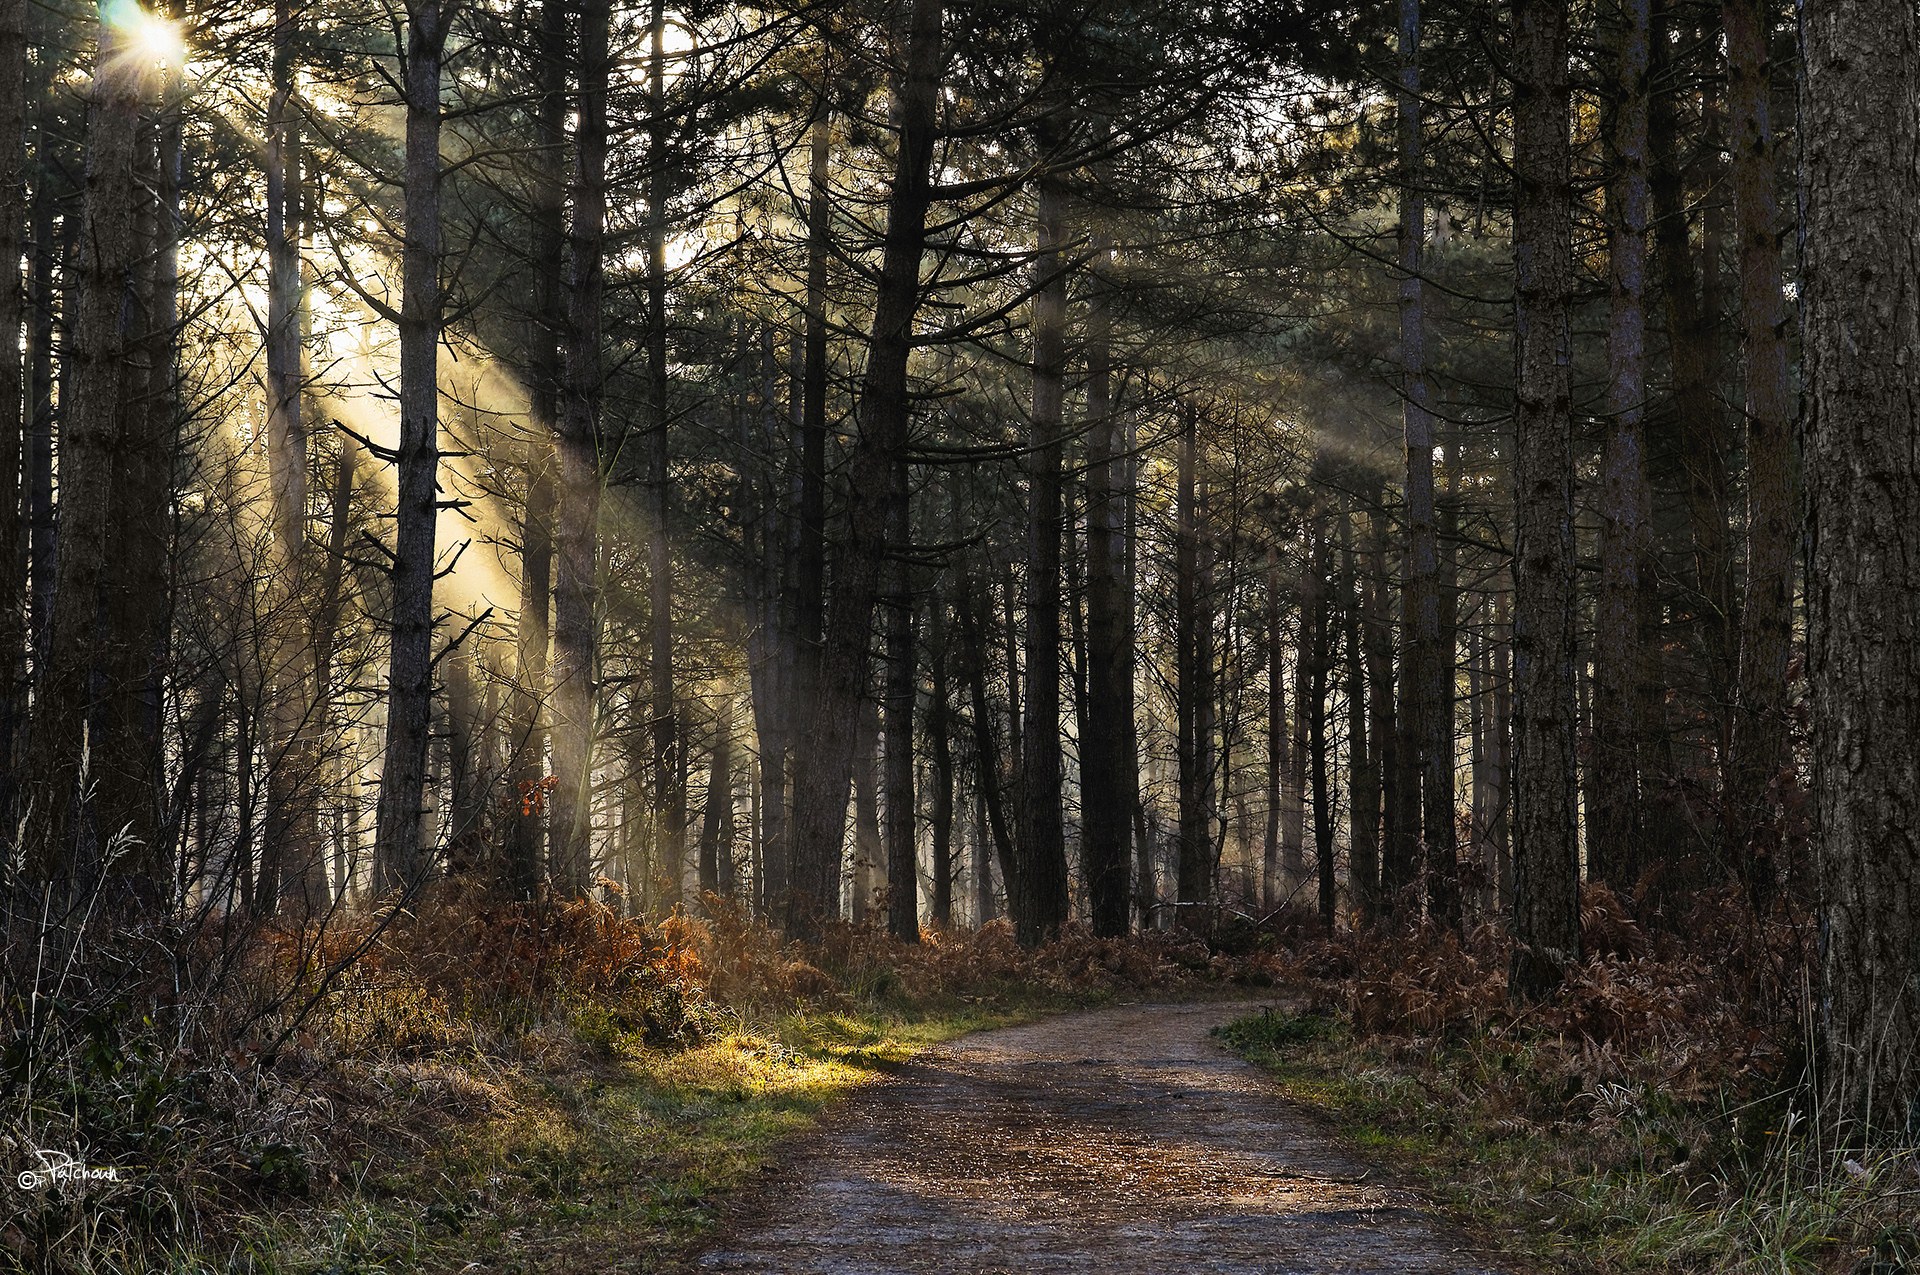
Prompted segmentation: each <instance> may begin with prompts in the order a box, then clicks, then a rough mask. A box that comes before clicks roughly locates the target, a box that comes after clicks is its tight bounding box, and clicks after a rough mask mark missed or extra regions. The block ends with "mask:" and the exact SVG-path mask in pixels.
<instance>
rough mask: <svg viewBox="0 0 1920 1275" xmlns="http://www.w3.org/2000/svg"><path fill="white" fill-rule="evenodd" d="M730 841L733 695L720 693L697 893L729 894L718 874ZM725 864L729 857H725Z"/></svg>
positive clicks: (727, 883) (730, 890)
mask: <svg viewBox="0 0 1920 1275" xmlns="http://www.w3.org/2000/svg"><path fill="white" fill-rule="evenodd" d="M732 841H733V693H732V692H731V691H722V692H721V693H720V710H719V713H718V714H717V715H716V716H715V718H714V722H713V754H712V757H711V760H710V762H709V764H708V767H707V802H706V809H705V811H703V812H702V816H701V820H700V868H699V871H700V890H701V892H702V893H716V892H723V893H727V894H731V893H733V882H732V880H731V879H730V877H723V876H722V874H721V870H720V869H721V859H722V857H723V856H722V851H721V847H722V845H723V844H725V845H731V843H732ZM724 857H725V858H727V859H728V860H729V863H730V862H731V859H732V854H731V853H730V852H729V853H727V854H726V855H725V856H724Z"/></svg>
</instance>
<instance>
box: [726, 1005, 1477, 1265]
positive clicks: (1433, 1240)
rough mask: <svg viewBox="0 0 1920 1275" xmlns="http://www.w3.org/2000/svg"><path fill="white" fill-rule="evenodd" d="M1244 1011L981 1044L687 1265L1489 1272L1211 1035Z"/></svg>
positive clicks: (790, 1171)
mask: <svg viewBox="0 0 1920 1275" xmlns="http://www.w3.org/2000/svg"><path fill="white" fill-rule="evenodd" d="M1257 1008H1258V1007H1257V1006H1249V1005H1248V1004H1244V1003H1242V1004H1227V1005H1221V1004H1211V1005H1152V1006H1144V1005H1143V1006H1127V1007H1122V1008H1116V1009H1106V1010H1098V1011H1095V1012H1093V1013H1088V1014H1077V1015H1073V1016H1071V1017H1066V1018H1056V1019H1050V1020H1048V1021H1046V1022H1043V1023H1034V1024H1031V1025H1029V1026H1026V1027H1014V1028H1008V1029H1006V1030H1003V1031H995V1032H985V1033H982V1034H980V1035H977V1036H971V1037H967V1038H965V1039H962V1040H959V1041H956V1042H954V1043H953V1044H951V1045H949V1046H946V1047H945V1048H943V1049H940V1050H937V1051H934V1052H933V1053H930V1054H928V1055H925V1056H923V1057H921V1058H920V1059H917V1060H916V1061H915V1062H914V1063H913V1064H912V1065H910V1066H908V1067H906V1068H905V1069H904V1070H903V1071H902V1073H901V1074H900V1075H899V1076H897V1077H895V1078H893V1079H891V1080H889V1081H888V1082H887V1083H885V1084H879V1085H874V1086H872V1087H870V1088H869V1089H867V1090H866V1091H864V1092H863V1093H861V1094H859V1095H858V1096H856V1097H855V1098H854V1099H853V1100H852V1102H851V1104H850V1105H849V1107H848V1109H847V1110H845V1111H844V1112H843V1113H842V1114H841V1116H840V1117H839V1118H838V1119H837V1120H836V1121H835V1122H834V1123H833V1124H832V1125H831V1126H830V1127H829V1128H828V1129H826V1130H824V1131H822V1132H821V1133H819V1134H816V1135H815V1136H813V1137H812V1138H810V1139H809V1140H808V1141H807V1142H806V1143H804V1144H803V1145H802V1147H801V1148H800V1149H799V1152H798V1154H797V1155H796V1156H795V1158H794V1159H793V1160H792V1161H791V1162H790V1163H789V1164H788V1166H787V1167H786V1168H784V1169H783V1170H781V1171H780V1172H779V1173H778V1174H777V1175H775V1177H774V1180H773V1181H771V1182H770V1183H768V1185H767V1187H766V1188H765V1190H764V1193H762V1194H761V1195H760V1198H759V1200H758V1202H757V1203H756V1204H755V1205H754V1206H752V1207H751V1208H750V1209H749V1211H748V1212H747V1214H745V1215H744V1216H743V1217H741V1218H740V1220H739V1221H738V1222H737V1223H736V1225H735V1226H734V1227H733V1228H732V1230H731V1233H728V1234H725V1235H723V1236H722V1237H721V1238H720V1239H719V1240H718V1241H717V1242H716V1244H715V1245H714V1247H712V1248H711V1249H709V1250H708V1251H707V1252H705V1253H704V1254H702V1255H700V1256H698V1257H697V1258H696V1259H695V1264H694V1266H693V1269H695V1270H699V1271H715V1272H719V1271H740V1272H756V1273H762V1275H776V1273H777V1275H919V1273H920V1272H967V1273H969V1275H997V1273H1000V1272H1006V1273H1008V1275H1027V1273H1029V1272H1048V1273H1050V1275H1051V1273H1054V1272H1060V1273H1064V1272H1080V1271H1086V1272H1101V1273H1102V1275H1133V1273H1138V1275H1149V1273H1150V1275H1180V1273H1183V1272H1209V1273H1211V1275H1256V1273H1257V1275H1361V1273H1363V1272H1364V1273H1367V1275H1373V1273H1375V1272H1378V1273H1381V1275H1385V1273H1386V1272H1394V1273H1395V1275H1416V1273H1417V1275H1439V1273H1441V1272H1445V1273H1446V1275H1497V1272H1498V1268H1496V1267H1494V1266H1491V1265H1489V1264H1488V1260H1487V1259H1486V1258H1484V1257H1483V1256H1482V1255H1480V1254H1477V1253H1475V1252H1473V1251H1470V1250H1469V1249H1467V1248H1466V1247H1464V1245H1465V1240H1464V1239H1462V1238H1461V1237H1459V1236H1457V1235H1454V1234H1453V1233H1451V1232H1449V1231H1448V1230H1446V1229H1445V1228H1444V1227H1442V1226H1439V1225H1438V1224H1436V1223H1435V1221H1434V1220H1433V1219H1432V1218H1431V1217H1430V1216H1428V1215H1427V1214H1426V1213H1425V1212H1424V1211H1423V1209H1422V1207H1421V1204H1420V1201H1419V1200H1418V1198H1417V1197H1415V1196H1413V1195H1412V1194H1411V1193H1409V1192H1406V1191H1401V1190H1395V1189H1393V1188H1391V1187H1389V1186H1387V1185H1384V1184H1382V1183H1380V1182H1378V1181H1376V1177H1377V1175H1376V1174H1374V1173H1371V1172H1369V1170H1368V1168H1367V1166H1366V1165H1364V1164H1362V1163H1360V1162H1358V1161H1356V1160H1354V1159H1352V1158H1351V1157H1350V1156H1349V1155H1347V1154H1346V1153H1344V1152H1342V1151H1341V1150H1340V1149H1339V1148H1337V1147H1336V1146H1334V1145H1333V1144H1332V1143H1330V1142H1329V1141H1328V1140H1327V1139H1326V1137H1325V1136H1324V1135H1323V1134H1321V1133H1320V1132H1319V1131H1318V1130H1317V1129H1316V1128H1315V1127H1314V1125H1313V1124H1312V1123H1311V1122H1310V1121H1308V1120H1307V1119H1306V1118H1304V1117H1303V1116H1301V1115H1299V1114H1298V1113H1296V1112H1294V1111H1292V1110H1290V1109H1289V1108H1287V1107H1286V1106H1284V1105H1283V1104H1281V1103H1280V1102H1278V1101H1277V1100H1276V1098H1275V1096H1274V1093H1273V1091H1272V1089H1271V1088H1270V1087H1269V1086H1268V1084H1267V1083H1266V1082H1265V1080H1264V1079H1263V1078H1262V1076H1261V1074H1260V1073H1259V1072H1258V1071H1257V1070H1256V1069H1255V1068H1253V1067H1252V1066H1251V1065H1249V1064H1247V1063H1245V1062H1242V1061H1241V1060H1239V1059H1238V1058H1235V1057H1233V1056H1232V1055H1230V1054H1229V1053H1227V1052H1226V1051H1225V1050H1224V1049H1223V1048H1221V1047H1220V1046H1219V1045H1218V1044H1217V1043H1216V1042H1214V1041H1213V1040H1212V1039H1211V1038H1210V1037H1209V1035H1208V1029H1209V1028H1211V1027H1213V1026H1214V1025H1215V1024H1217V1023H1224V1022H1227V1021H1229V1020H1231V1019H1233V1018H1236V1017H1240V1016H1242V1015H1244V1014H1246V1013H1249V1012H1252V1010H1253V1009H1257Z"/></svg>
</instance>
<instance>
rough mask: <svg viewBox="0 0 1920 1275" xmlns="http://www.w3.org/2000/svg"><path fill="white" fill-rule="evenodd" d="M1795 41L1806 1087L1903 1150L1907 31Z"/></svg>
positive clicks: (1916, 715)
mask: <svg viewBox="0 0 1920 1275" xmlns="http://www.w3.org/2000/svg"><path fill="white" fill-rule="evenodd" d="M1803 31H1804V40H1805V54H1804V57H1805V63H1804V65H1805V79H1804V81H1803V86H1804V87H1803V93H1804V97H1803V99H1802V108H1801V120H1802V132H1801V136H1802V139H1803V141H1802V144H1801V147H1802V149H1801V155H1802V157H1803V159H1802V168H1801V172H1802V182H1803V192H1804V199H1805V207H1806V227H1807V237H1806V244H1807V266H1806V270H1805V274H1804V278H1805V284H1804V291H1803V294H1802V295H1803V296H1804V297H1805V306H1806V352H1807V362H1808V367H1807V386H1808V391H1809V396H1810V405H1811V412H1810V414H1809V416H1808V430H1807V457H1806V461H1807V463H1806V473H1807V484H1808V495H1809V497H1810V500H1809V504H1810V508H1811V521H1812V531H1813V536H1812V546H1813V547H1812V558H1811V561H1810V562H1809V564H1808V569H1807V579H1808V581H1809V589H1808V602H1809V607H1808V610H1809V624H1808V637H1807V668H1808V674H1809V677H1810V680H1811V684H1812V701H1813V705H1814V721H1813V757H1814V783H1813V792H1814V809H1815V828H1816V839H1815V843H1816V844H1817V845H1818V847H1819V855H1820V877H1821V887H1822V893H1823V894H1824V896H1825V898H1824V903H1825V917H1824V926H1823V937H1824V940H1825V941H1824V943H1823V944H1822V947H1823V953H1822V957H1823V961H1822V964H1823V973H1824V977H1825V988H1824V994H1823V997H1822V1000H1821V1001H1820V1004H1821V1006H1822V1009H1823V1011H1824V1017H1825V1021H1824V1022H1823V1023H1822V1027H1823V1028H1824V1030H1823V1031H1822V1033H1821V1047H1822V1053H1823V1058H1822V1062H1823V1064H1824V1065H1823V1067H1822V1073H1821V1081H1822V1085H1823V1089H1824V1093H1823V1099H1824V1102H1823V1106H1824V1108H1825V1111H1826V1113H1827V1119H1828V1121H1829V1122H1830V1123H1829V1126H1828V1127H1829V1128H1830V1129H1831V1130H1832V1135H1833V1137H1835V1138H1836V1139H1840V1140H1844V1141H1843V1142H1842V1143H1841V1144H1842V1145H1852V1144H1856V1143H1858V1142H1861V1141H1869V1140H1872V1139H1873V1138H1875V1137H1876V1136H1879V1137H1884V1138H1888V1139H1893V1140H1906V1139H1910V1138H1911V1137H1912V1132H1913V1120H1914V1110H1913V1099H1914V1093H1915V1090H1916V1088H1920V995H1916V991H1915V985H1914V977H1913V974H1914V969H1915V967H1916V954H1917V953H1920V917H1916V915H1915V912H1914V909H1913V890H1914V882H1915V879H1916V877H1917V876H1920V854H1916V849H1915V843H1914V837H1913V830H1914V828H1916V827H1920V783H1916V782H1915V773H1914V765H1915V763H1914V759H1915V758H1916V757H1920V623H1917V622H1916V614H1915V611H1914V607H1913V599H1914V598H1915V597H1916V596H1920V534H1917V533H1916V529H1915V525H1914V519H1913V511H1914V510H1915V509H1920V459H1917V458H1916V454H1915V451H1914V447H1913V403H1914V402H1915V400H1916V397H1920V368H1916V365H1915V362H1914V353H1913V352H1914V351H1915V350H1916V349H1920V307H1917V306H1916V304H1915V297H1916V295H1917V294H1920V245H1917V244H1916V243H1915V240H1914V236H1913V224H1912V211H1913V209H1914V208H1915V207H1916V206H1920V108H1917V106H1916V103H1920V72H1917V71H1916V68H1917V67H1920V21H1917V20H1916V17H1915V13H1914V10H1913V7H1912V6H1911V5H1907V4H1904V3H1888V2H1887V0H1835V2H1834V3H1831V4H1828V5H1825V6H1822V7H1821V8H1820V10H1819V11H1818V12H1811V11H1810V12H1809V13H1808V14H1807V15H1806V20H1805V24H1804V27H1803Z"/></svg>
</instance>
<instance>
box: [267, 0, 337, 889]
mask: <svg viewBox="0 0 1920 1275" xmlns="http://www.w3.org/2000/svg"><path fill="white" fill-rule="evenodd" d="M297 22H298V19H297V18H296V16H295V14H294V10H293V6H292V5H291V4H290V3H289V2H288V0H278V2H277V3H276V4H275V6H274V20H273V66H272V70H273V88H272V92H271V94H270V95H269V96H268V98H267V119H266V125H267V138H266V143H267V144H266V192H265V193H266V201H267V226H266V232H267V233H266V246H267V331H266V342H265V345H266V349H265V353H266V364H267V460H268V467H269V472H270V474H271V477H272V489H273V490H272V503H273V529H274V543H275V548H276V551H277V553H276V561H275V568H276V571H277V573H278V576H277V579H276V580H275V582H274V583H275V588H276V592H277V594H278V596H279V598H280V600H281V601H282V604H283V605H284V607H285V609H286V611H287V612H288V615H287V620H286V623H285V624H284V625H283V627H282V628H281V629H280V631H279V634H278V637H279V641H278V643H276V647H277V649H276V650H275V651H274V654H273V657H272V662H273V672H274V677H275V682H276V687H275V691H274V696H273V705H272V709H271V713H270V718H269V727H270V729H271V731H272V733H273V738H272V741H271V742H270V744H269V746H268V751H269V756H270V757H271V758H272V760H273V765H272V768H271V769H270V770H269V771H268V778H267V789H268V795H267V826H266V835H265V838H264V840H263V845H264V849H265V856H266V860H267V862H266V863H264V864H263V865H262V879H261V888H260V891H259V895H258V896H257V897H256V900H255V903H256V906H258V907H259V908H260V909H261V910H262V911H263V912H264V911H272V910H273V909H274V908H275V907H276V906H277V905H278V903H279V902H280V901H281V899H283V898H284V900H285V901H286V902H287V903H288V904H291V905H293V906H305V907H307V908H309V909H310V908H312V907H313V906H315V905H317V904H319V902H320V901H321V900H320V894H321V891H320V888H319V882H318V879H317V877H316V873H318V872H320V871H321V865H320V862H319V855H320V843H319V831H320V829H319V822H318V815H319V807H318V791H317V779H318V776H317V774H316V773H315V771H316V767H317V764H318V760H319V758H318V756H317V744H318V740H317V739H316V737H315V734H314V729H313V722H312V719H311V715H312V713H313V709H314V705H315V702H316V698H317V697H316V695H315V692H314V687H313V673H314V662H313V641H312V639H313V631H312V620H313V615H312V611H311V608H310V607H309V605H308V599H307V583H308V582H307V572H308V567H309V564H308V561H307V558H308V555H307V551H306V536H307V450H308V444H307V423H306V418H305V412H304V407H305V401H304V398H305V385H304V381H303V378H302V376H301V339H300V338H301V323H300V318H301V280H300V202H301V201H300V185H301V178H300V125H299V117H298V107H297V106H296V105H295V103H294V99H293V77H294V66H293V41H294V37H295V34H296V25H297Z"/></svg>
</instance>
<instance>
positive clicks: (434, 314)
mask: <svg viewBox="0 0 1920 1275" xmlns="http://www.w3.org/2000/svg"><path fill="white" fill-rule="evenodd" d="M456 7H457V6H456V5H455V4H453V3H452V2H451V0H447V2H445V3H443V0H412V2H411V3H409V4H408V6H407V25H406V45H407V47H406V54H407V56H406V69H407V76H406V81H405V93H406V174H405V177H406V182H405V184H406V203H405V222H404V225H405V234H406V239H405V242H404V243H403V245H402V247H401V254H400V294H401V312H400V446H399V448H398V455H397V460H396V468H397V470H398V474H397V477H396V482H397V486H398V488H399V492H398V496H397V499H396V501H395V505H394V547H393V561H392V563H391V565H390V567H389V570H388V577H389V580H390V582H391V585H392V590H393V610H392V618H391V622H390V624H389V633H390V640H391V655H390V659H389V666H388V674H387V680H388V690H387V739H386V747H385V750H384V754H385V755H384V758H383V763H382V767H381V772H380V798H379V802H378V804H377V806H376V808H375V811H374V849H373V854H374V890H375V892H376V893H378V894H385V893H387V892H388V891H391V890H394V889H406V890H412V889H414V888H416V887H417V886H418V885H419V883H420V881H421V880H422V878H423V876H424V873H425V868H426V864H425V860H424V856H423V855H422V852H421V851H422V847H421V845H420V834H421V815H422V813H423V812H422V799H423V796H424V793H425V786H426V767H427V743H428V739H429V736H430V734H431V730H432V719H433V574H434V521H435V516H436V514H437V512H438V509H439V497H438V494H437V492H436V489H435V480H436V479H437V478H438V476H439V469H440V442H439V435H440V395H439V386H438V382H437V363H438V356H439V346H440V323H441V315H440V259H441V234H440V59H441V54H442V52H443V51H444V50H445V48H446V42H447V29H448V27H449V26H450V25H451V23H452V19H453V15H454V12H455V9H456Z"/></svg>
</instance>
